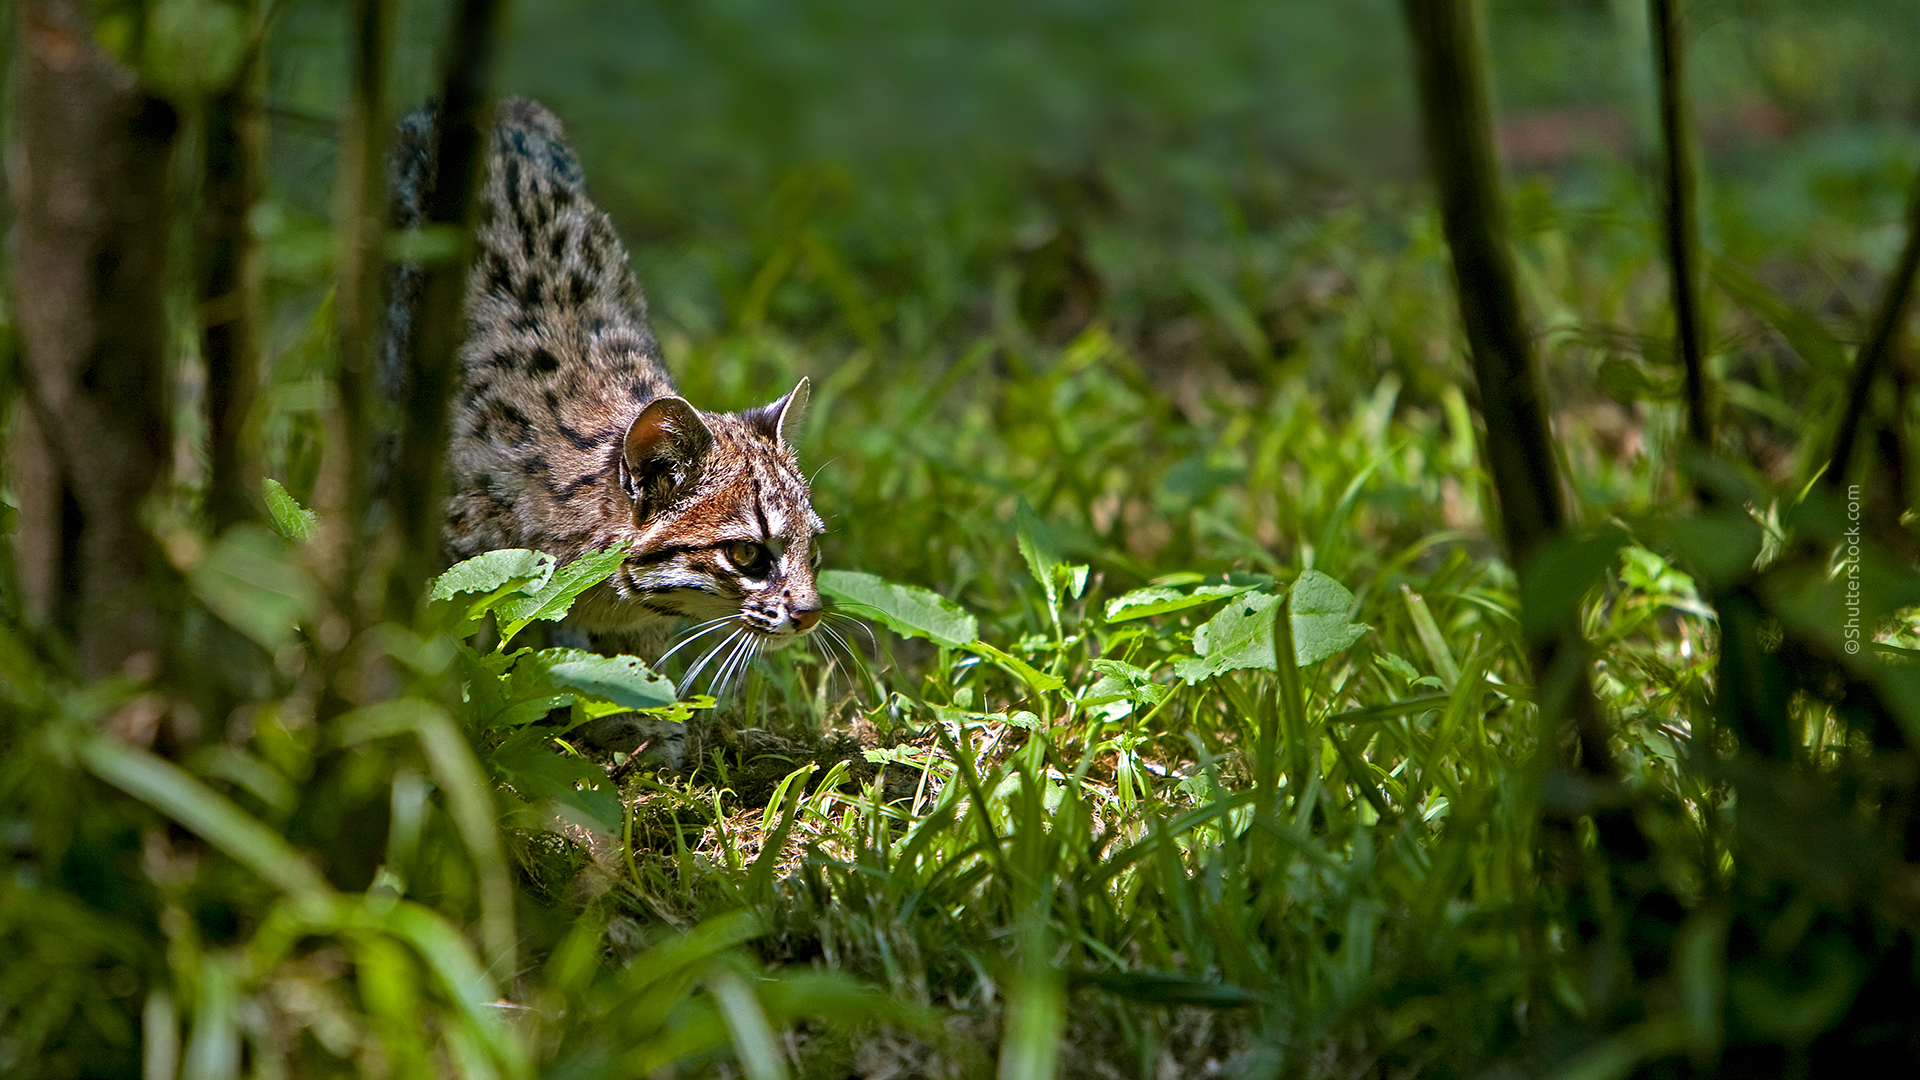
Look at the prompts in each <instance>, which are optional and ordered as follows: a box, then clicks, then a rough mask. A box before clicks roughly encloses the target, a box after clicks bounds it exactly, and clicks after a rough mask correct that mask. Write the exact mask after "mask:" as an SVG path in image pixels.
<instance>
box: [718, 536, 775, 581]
mask: <svg viewBox="0 0 1920 1080" xmlns="http://www.w3.org/2000/svg"><path fill="white" fill-rule="evenodd" d="M727 561H728V562H730V563H732V564H733V565H734V566H735V567H737V568H739V569H740V570H741V571H742V572H745V573H752V572H754V571H756V570H765V569H766V568H767V564H768V563H769V562H771V561H772V560H771V559H769V558H768V557H767V549H766V548H765V547H762V546H761V545H759V544H756V543H754V542H753V541H751V540H735V541H734V542H733V543H731V544H728V545H727Z"/></svg>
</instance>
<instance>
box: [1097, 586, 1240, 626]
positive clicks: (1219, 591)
mask: <svg viewBox="0 0 1920 1080" xmlns="http://www.w3.org/2000/svg"><path fill="white" fill-rule="evenodd" d="M1253 589H1254V586H1252V585H1202V586H1200V587H1199V588H1197V589H1194V590H1193V591H1192V592H1182V591H1180V590H1179V589H1175V588H1168V587H1166V586H1160V585H1156V586H1150V587H1148V588H1145V589H1135V590H1133V591H1132V592H1130V593H1126V594H1124V595H1121V596H1116V597H1114V598H1113V599H1111V600H1109V601H1107V611H1106V615H1107V621H1108V622H1110V623H1116V622H1126V621H1127V620H1129V619H1144V618H1146V617H1147V616H1149V615H1165V614H1168V613H1169V612H1174V611H1185V610H1187V609H1188V608H1196V607H1200V606H1201V605H1203V604H1211V603H1213V602H1214V601H1215V600H1220V599H1223V598H1225V597H1229V596H1239V595H1240V594H1241V593H1244V592H1251V591H1253Z"/></svg>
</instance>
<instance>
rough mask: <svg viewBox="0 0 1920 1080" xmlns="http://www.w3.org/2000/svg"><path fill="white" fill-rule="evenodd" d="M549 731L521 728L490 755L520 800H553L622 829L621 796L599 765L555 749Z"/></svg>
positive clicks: (604, 825)
mask: <svg viewBox="0 0 1920 1080" xmlns="http://www.w3.org/2000/svg"><path fill="white" fill-rule="evenodd" d="M551 734H552V732H551V730H550V729H546V728H539V727H526V728H521V729H520V730H519V731H517V732H515V733H513V734H512V735H510V736H508V737H507V739H506V741H505V742H502V743H501V744H500V745H499V746H497V747H495V748H494V750H493V752H492V753H491V754H489V755H488V759H489V760H490V762H491V763H492V765H493V769H494V771H495V772H496V773H497V774H498V775H499V776H500V777H501V778H502V779H504V780H506V782H507V783H508V784H511V785H512V786H513V788H514V790H515V791H518V792H519V793H520V795H521V797H522V798H524V799H526V800H527V801H528V802H532V803H539V802H544V801H546V800H549V799H551V800H553V801H555V802H558V803H560V804H561V805H562V806H566V807H570V808H572V809H574V810H577V811H579V812H580V813H581V814H582V815H583V816H584V817H585V818H586V819H587V820H588V821H590V822H592V823H593V824H595V825H598V826H599V827H600V828H601V829H602V830H603V831H605V832H613V831H615V830H616V829H618V828H619V827H620V800H619V797H618V796H617V795H616V794H615V793H614V785H613V781H612V780H610V779H608V778H607V772H606V770H605V769H602V768H601V767H600V766H598V765H595V764H594V763H593V762H591V761H587V760H585V759H584V758H577V757H573V756H571V755H567V754H563V753H559V752H557V751H555V750H554V749H553V748H552V745H551Z"/></svg>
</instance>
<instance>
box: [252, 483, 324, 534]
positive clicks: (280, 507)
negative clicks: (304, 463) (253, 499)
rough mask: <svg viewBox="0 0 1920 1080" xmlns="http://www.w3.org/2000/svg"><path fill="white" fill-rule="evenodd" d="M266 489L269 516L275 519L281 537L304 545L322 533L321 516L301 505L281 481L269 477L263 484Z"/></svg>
mask: <svg viewBox="0 0 1920 1080" xmlns="http://www.w3.org/2000/svg"><path fill="white" fill-rule="evenodd" d="M261 486H262V487H263V488H265V489H266V497H267V514H268V516H269V517H271V518H272V519H273V529H274V531H275V532H277V533H279V534H280V535H281V536H283V537H285V538H287V539H288V540H292V541H294V542H296V543H301V544H304V543H306V542H307V541H309V540H311V539H313V536H314V534H315V533H317V532H319V531H320V515H319V514H316V513H314V512H313V511H311V510H309V509H307V508H306V507H304V506H301V505H300V500H298V499H296V498H294V497H293V496H292V495H291V494H290V493H288V491H287V489H286V488H284V487H282V486H281V484H280V481H278V480H275V479H274V478H273V477H271V476H269V477H267V478H266V479H265V480H264V481H263V482H262V484H261Z"/></svg>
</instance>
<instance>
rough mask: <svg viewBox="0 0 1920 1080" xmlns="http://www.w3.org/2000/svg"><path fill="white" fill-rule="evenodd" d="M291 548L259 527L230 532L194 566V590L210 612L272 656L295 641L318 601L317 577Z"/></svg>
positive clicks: (247, 526)
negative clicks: (274, 652)
mask: <svg viewBox="0 0 1920 1080" xmlns="http://www.w3.org/2000/svg"><path fill="white" fill-rule="evenodd" d="M289 554H290V553H289V552H288V551H287V546H286V544H285V543H283V542H282V541H281V540H280V539H279V538H278V537H276V536H274V535H273V534H272V533H270V532H268V531H267V530H265V529H263V528H260V527H259V526H257V525H236V526H234V527H233V528H231V529H228V530H227V531H226V533H225V534H223V535H222V536H221V537H220V539H219V540H218V541H216V542H215V543H214V545H213V549H212V550H211V551H209V552H207V556H206V558H204V559H202V560H200V562H199V563H198V564H197V565H196V566H194V568H193V570H192V572H191V574H190V575H189V577H190V580H191V581H192V584H193V591H194V594H195V595H196V596H198V597H199V598H200V599H201V601H202V602H203V603H205V604H206V605H207V608H208V610H210V611H212V612H213V613H214V614H215V615H218V616H220V618H221V619H222V620H223V621H225V622H226V623H227V624H228V625H230V626H232V627H233V628H234V629H236V630H238V631H240V632H241V633H243V634H245V635H247V636H248V637H250V638H252V639H253V640H254V641H257V642H259V643H260V646H261V647H262V648H264V649H266V650H267V651H269V652H272V651H274V650H276V649H279V648H280V647H281V646H283V645H286V644H288V643H290V642H292V641H293V637H294V634H295V632H296V629H297V628H298V626H299V624H300V623H302V622H305V621H306V620H308V619H310V618H312V616H313V613H314V610H315V606H316V605H317V604H318V603H319V590H318V588H317V587H316V586H315V585H314V583H313V579H312V578H311V577H310V576H308V574H307V572H306V571H305V570H304V569H302V568H301V567H300V566H299V565H298V564H297V563H295V562H294V561H293V560H292V559H291V558H289Z"/></svg>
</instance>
